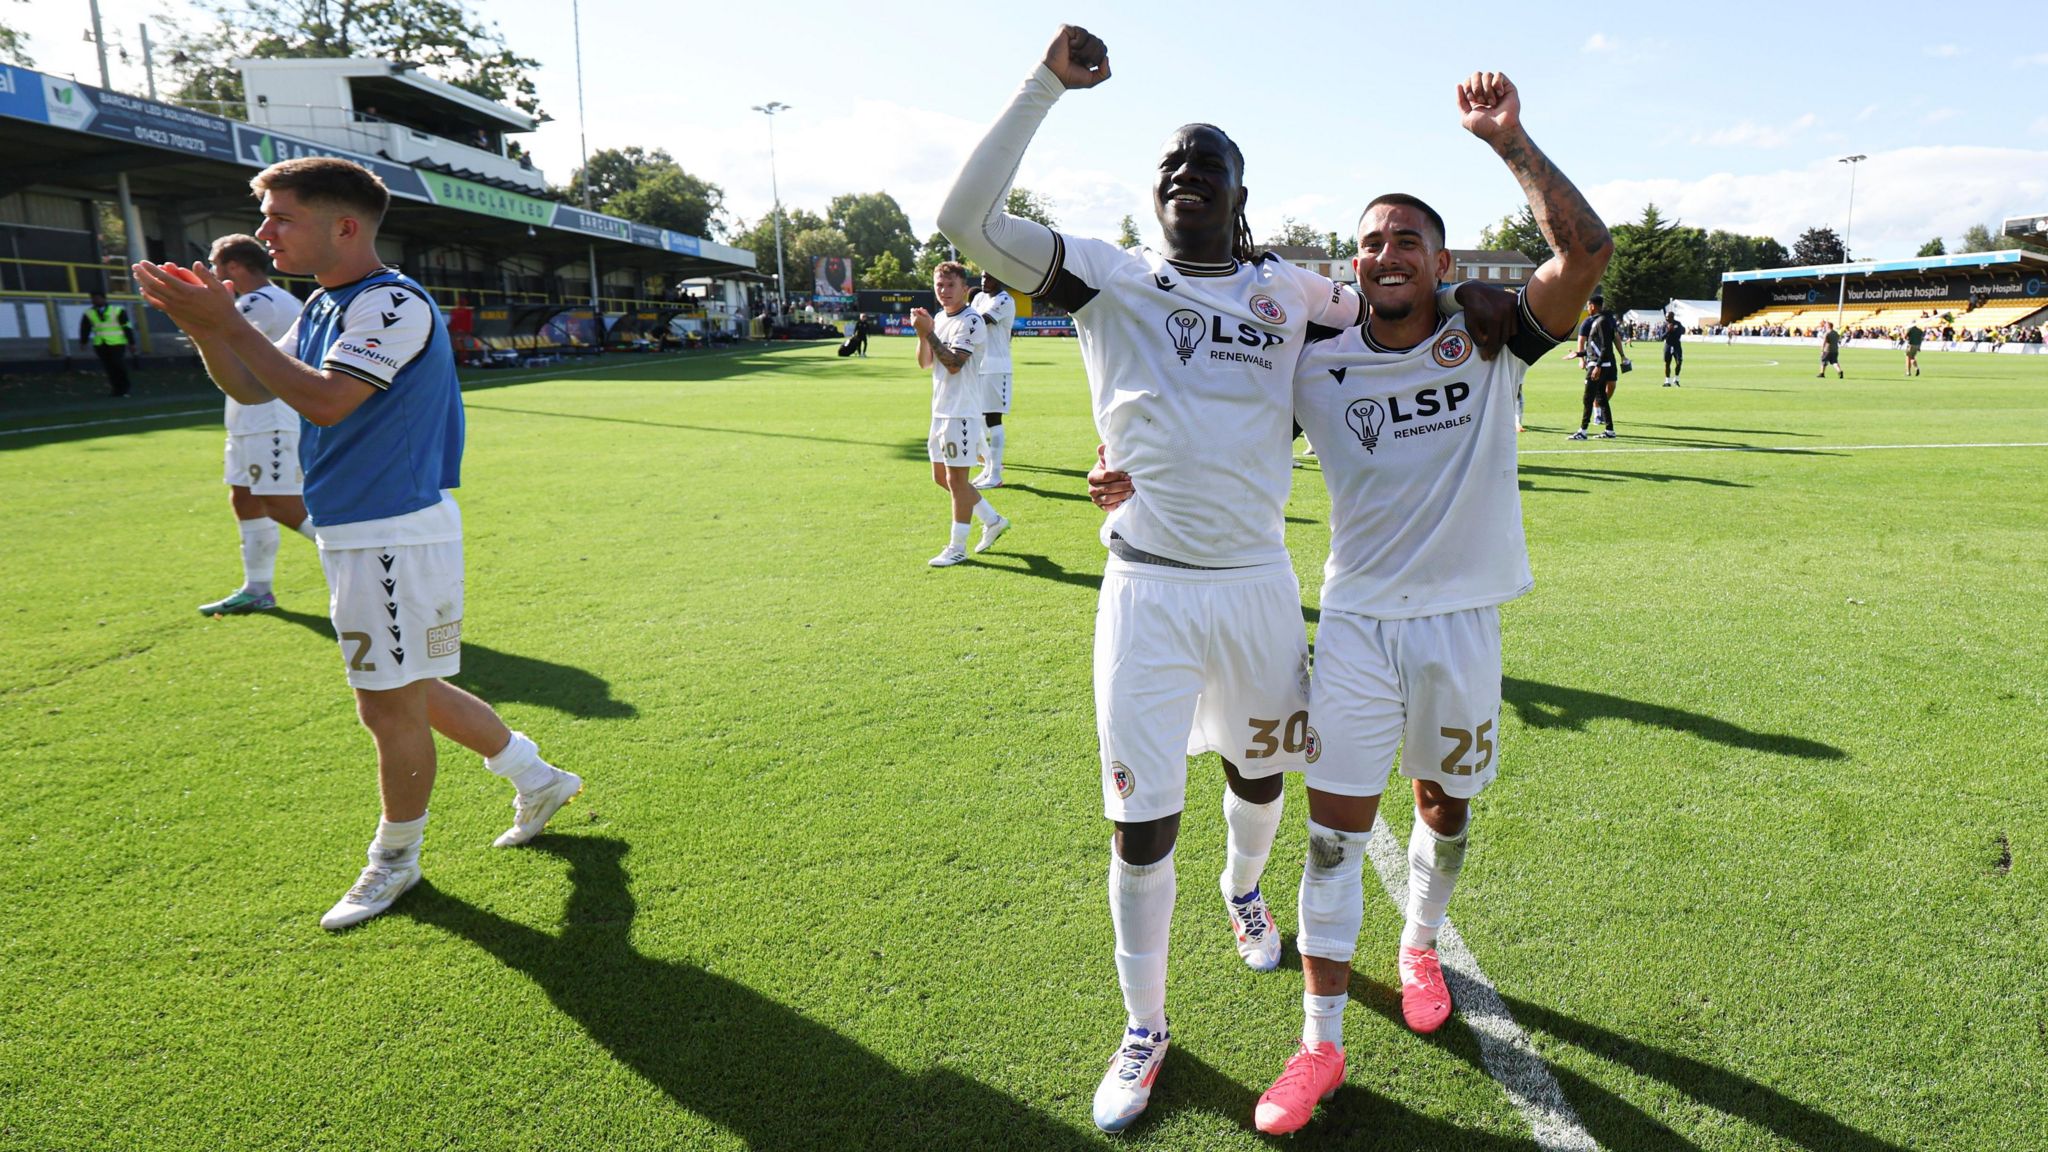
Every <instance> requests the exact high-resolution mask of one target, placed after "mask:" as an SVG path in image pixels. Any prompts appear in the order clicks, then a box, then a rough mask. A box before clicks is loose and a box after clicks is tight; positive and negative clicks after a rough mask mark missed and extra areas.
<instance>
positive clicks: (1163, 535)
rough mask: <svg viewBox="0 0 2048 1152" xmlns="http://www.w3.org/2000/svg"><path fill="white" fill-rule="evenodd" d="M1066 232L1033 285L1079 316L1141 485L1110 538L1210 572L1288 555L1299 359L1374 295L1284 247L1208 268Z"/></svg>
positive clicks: (1094, 375) (1095, 383) (1099, 389)
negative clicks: (1291, 258) (1316, 335)
mask: <svg viewBox="0 0 2048 1152" xmlns="http://www.w3.org/2000/svg"><path fill="white" fill-rule="evenodd" d="M1055 240H1056V251H1055V254H1054V257H1055V258H1054V261H1053V270H1052V272H1051V274H1050V275H1048V276H1047V278H1046V283H1045V284H1044V285H1042V286H1041V287H1040V290H1039V291H1036V292H1033V293H1030V295H1033V296H1044V297H1048V298H1049V299H1050V300H1051V301H1052V302H1054V303H1056V304H1060V305H1062V306H1064V307H1066V308H1067V309H1068V311H1069V312H1071V313H1072V314H1073V317H1074V326H1075V328H1076V329H1077V330H1078V333H1079V335H1080V341H1081V362H1082V364H1083V365H1084V366H1085V367H1086V369H1087V372H1088V383H1089V387H1090V389H1091V390H1092V391H1093V393H1094V409H1095V429H1096V432H1097V433H1098V434H1099V435H1100V436H1101V437H1102V442H1103V444H1104V445H1105V446H1106V447H1107V450H1108V459H1109V466H1110V467H1111V468H1112V469H1115V470H1117V471H1121V472H1128V473H1130V474H1131V478H1132V480H1133V482H1134V483H1135V485H1136V493H1135V495H1133V496H1132V497H1131V498H1130V499H1129V500H1128V501H1126V502H1125V503H1124V504H1123V505H1122V506H1121V507H1119V508H1117V509H1116V511H1114V512H1112V513H1111V514H1110V515H1109V517H1108V518H1107V519H1106V520H1105V521H1104V523H1103V526H1102V539H1103V542H1104V543H1107V542H1108V541H1109V536H1110V533H1112V532H1114V533H1116V534H1117V535H1119V536H1121V537H1123V539H1124V540H1126V541H1128V542H1129V543H1130V544H1132V545H1133V546H1135V547H1137V548H1141V549H1143V550H1144V551H1147V552H1151V553H1154V554H1156V555H1159V556H1164V557H1166V558H1167V559H1169V560H1178V561H1180V562H1182V563H1184V564H1196V565H1200V566H1202V567H1206V568H1237V567H1245V566H1249V565H1253V564H1265V563H1270V562H1274V561H1284V560H1286V559H1287V541H1286V533H1285V529H1286V519H1285V509H1286V505H1287V494H1288V491H1289V489H1290V488H1291V487H1292V485H1293V475H1294V472H1293V458H1292V454H1291V453H1290V452H1289V451H1288V443H1289V440H1290V438H1291V436H1292V427H1291V423H1292V421H1291V419H1290V416H1291V409H1292V407H1293V402H1292V397H1291V390H1292V387H1293V379H1294V366H1295V362H1296V361H1297V360H1298V359H1299V358H1300V356H1301V354H1302V350H1303V348H1304V346H1305V344H1306V341H1307V338H1308V335H1309V330H1310V328H1311V326H1312V325H1313V326H1316V327H1317V328H1318V329H1319V330H1335V329H1341V328H1344V327H1347V326H1350V325H1354V324H1357V323H1358V321H1359V318H1360V317H1361V316H1362V315H1363V313H1364V305H1363V303H1362V302H1361V301H1360V300H1359V297H1358V294H1357V293H1356V292H1354V291H1352V290H1351V289H1350V288H1349V287H1347V286H1345V285H1341V284H1335V283H1332V282H1331V281H1329V280H1327V279H1324V278H1323V277H1321V276H1318V275H1316V274H1315V273H1313V272H1310V271H1308V270H1306V269H1303V268H1297V267H1295V266H1294V265H1292V264H1289V263H1287V262H1286V261H1285V260H1282V259H1280V258H1278V257H1276V256H1267V257H1262V258H1261V259H1260V260H1259V261H1258V262H1256V263H1253V264H1243V263H1239V262H1237V261H1231V262H1230V263H1228V264H1223V265H1217V266H1202V265H1194V264H1176V263H1174V262H1172V261H1169V260H1167V259H1166V257H1164V256H1161V255H1160V254H1158V253H1156V252H1152V251H1150V250H1148V249H1144V248H1133V249H1131V250H1130V251H1128V252H1126V251H1124V250H1122V249H1119V248H1117V247H1116V246H1115V245H1113V244H1108V243H1104V242H1103V241H1100V240H1089V239H1084V238H1081V237H1074V236H1065V235H1060V234H1057V233H1056V234H1055Z"/></svg>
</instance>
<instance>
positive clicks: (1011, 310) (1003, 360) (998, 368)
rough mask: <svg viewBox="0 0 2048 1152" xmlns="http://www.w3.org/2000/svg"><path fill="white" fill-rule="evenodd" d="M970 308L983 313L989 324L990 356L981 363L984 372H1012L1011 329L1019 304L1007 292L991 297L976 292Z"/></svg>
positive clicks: (982, 315) (984, 293)
mask: <svg viewBox="0 0 2048 1152" xmlns="http://www.w3.org/2000/svg"><path fill="white" fill-rule="evenodd" d="M968 307H969V308H972V309H974V310H975V311H976V312H979V313H981V318H982V319H983V320H984V321H986V322H987V324H988V355H987V357H986V358H985V359H983V360H982V362H981V370H982V371H983V372H1008V371H1009V370H1010V327H1011V325H1012V323H1013V322H1014V321H1015V320H1016V319H1017V302H1016V301H1015V300H1012V299H1010V293H1009V292H1008V291H1007V290H1005V291H1002V292H998V293H996V294H995V295H993V296H991V295H989V294H988V293H986V292H976V293H975V294H974V301H973V303H971V304H969V305H968Z"/></svg>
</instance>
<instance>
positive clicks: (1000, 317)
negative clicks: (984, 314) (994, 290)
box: [988, 292, 1017, 328]
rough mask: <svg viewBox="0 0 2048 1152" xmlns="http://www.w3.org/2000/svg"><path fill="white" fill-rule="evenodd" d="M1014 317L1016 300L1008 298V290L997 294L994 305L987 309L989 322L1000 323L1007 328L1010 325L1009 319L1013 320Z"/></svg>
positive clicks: (1015, 315)
mask: <svg viewBox="0 0 2048 1152" xmlns="http://www.w3.org/2000/svg"><path fill="white" fill-rule="evenodd" d="M1016 318H1017V302H1016V301H1015V300H1012V299H1010V294H1009V293H1008V292H1004V293H1000V294H999V295H997V296H996V299H995V306H994V307H992V308H990V309H989V310H988V322H989V323H991V324H1000V325H1002V326H1003V327H1004V328H1008V327H1009V326H1010V321H1012V320H1015V319H1016Z"/></svg>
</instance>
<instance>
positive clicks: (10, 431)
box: [0, 348, 739, 436]
mask: <svg viewBox="0 0 2048 1152" xmlns="http://www.w3.org/2000/svg"><path fill="white" fill-rule="evenodd" d="M738 350H739V349H737V348H721V349H718V350H716V351H713V352H707V353H700V354H696V355H688V356H666V357H663V358H661V359H659V360H642V361H639V362H638V363H634V364H617V363H613V364H595V365H592V366H590V367H588V368H566V369H563V370H562V371H560V372H529V373H527V374H525V375H520V376H480V377H477V378H476V380H474V381H470V382H471V383H483V382H484V381H486V380H488V381H490V382H491V383H493V384H517V383H519V382H520V381H522V380H549V379H553V378H554V377H556V376H581V375H584V374H585V373H589V372H605V371H630V370H632V369H635V368H653V367H656V366H658V365H662V364H675V363H680V362H682V361H684V360H702V359H704V358H705V357H706V356H720V355H727V354H730V353H732V352H735V351H738ZM216 411H219V409H218V407H206V408H180V409H178V410H177V411H175V412H151V413H149V414H148V415H144V416H109V417H107V418H106V419H104V420H80V421H78V422H76V423H72V424H37V425H35V426H34V427H31V428H0V436H25V435H27V434H29V433H31V432H63V431H66V430H68V429H71V428H97V427H99V426H100V425H102V424H133V423H134V422H136V421H138V420H169V419H171V418H172V417H174V416H198V415H200V414H202V413H206V412H216Z"/></svg>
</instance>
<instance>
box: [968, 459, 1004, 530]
mask: <svg viewBox="0 0 2048 1152" xmlns="http://www.w3.org/2000/svg"><path fill="white" fill-rule="evenodd" d="M989 467H991V468H993V467H995V465H994V464H993V463H991V464H990V465H989ZM974 515H975V517H976V518H978V519H979V520H980V521H981V522H982V523H983V524H993V523H995V522H996V521H998V520H1001V519H1002V518H1003V517H1002V514H1001V513H999V512H997V511H996V510H995V508H994V507H992V506H991V505H990V504H989V502H988V501H987V500H986V499H982V500H977V501H975V504H974Z"/></svg>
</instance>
